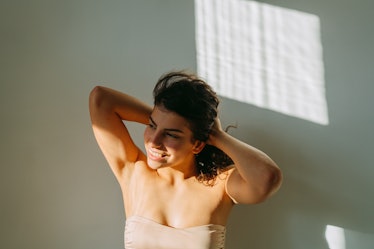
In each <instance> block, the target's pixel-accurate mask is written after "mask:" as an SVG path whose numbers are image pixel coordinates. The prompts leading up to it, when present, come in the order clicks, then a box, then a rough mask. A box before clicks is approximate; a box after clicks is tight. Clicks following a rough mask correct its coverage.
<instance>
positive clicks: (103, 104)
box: [90, 87, 282, 228]
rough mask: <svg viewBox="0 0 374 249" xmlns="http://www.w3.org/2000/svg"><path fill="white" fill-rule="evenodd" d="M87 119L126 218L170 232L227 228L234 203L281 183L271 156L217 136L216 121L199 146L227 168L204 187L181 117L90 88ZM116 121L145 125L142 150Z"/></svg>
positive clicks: (257, 198) (262, 195)
mask: <svg viewBox="0 0 374 249" xmlns="http://www.w3.org/2000/svg"><path fill="white" fill-rule="evenodd" d="M90 115H91V121H92V127H93V130H94V134H95V137H96V140H97V142H98V144H99V146H100V149H101V150H102V152H103V154H104V156H105V158H106V160H107V161H108V164H109V166H110V167H111V169H112V171H113V173H114V175H115V177H116V178H117V180H118V182H119V184H120V186H121V190H122V194H123V200H124V206H125V213H126V217H130V216H133V215H138V216H142V217H146V218H149V219H151V220H153V221H156V222H158V223H160V224H164V225H167V226H171V227H175V228H187V227H193V226H200V225H204V224H220V225H226V222H227V218H228V216H229V213H230V210H231V208H232V206H233V204H234V202H233V200H235V201H237V203H242V204H252V203H258V202H261V201H263V200H265V199H266V198H267V197H269V196H270V195H272V194H273V193H274V192H276V191H277V189H278V188H279V186H280V183H281V176H282V175H281V172H280V170H279V168H278V167H277V165H276V164H275V163H274V162H273V161H272V160H271V158H269V157H268V156H267V155H266V154H265V153H263V152H262V151H260V150H258V149H256V148H254V147H252V146H251V145H249V144H246V143H244V142H242V141H240V140H238V139H236V138H234V137H232V136H231V135H229V134H227V133H226V132H224V131H223V130H222V127H221V125H220V121H219V118H216V120H215V123H214V125H213V127H212V131H211V133H210V134H209V139H208V140H207V141H206V143H207V144H210V145H212V146H215V147H217V148H219V149H221V150H222V151H224V152H225V153H226V154H227V155H228V156H229V157H230V158H232V160H233V161H234V165H233V167H230V169H228V170H227V171H225V172H222V173H221V174H220V175H219V176H218V177H217V178H216V181H215V182H214V185H213V186H207V185H206V184H204V183H201V182H199V181H198V180H197V178H196V176H197V172H196V171H197V170H196V165H195V163H196V162H195V154H198V153H199V152H200V151H201V150H202V149H203V148H204V146H205V143H203V142H201V141H198V140H193V139H192V138H193V134H192V131H191V130H190V127H189V123H188V122H187V120H186V119H185V118H183V117H182V116H180V115H178V114H176V113H174V112H172V111H170V110H167V109H165V108H164V107H163V106H155V107H151V106H149V105H147V104H146V103H144V102H143V101H140V100H138V99H136V98H134V97H132V96H130V95H127V94H125V93H121V92H118V91H115V90H113V89H110V88H106V87H95V88H94V89H93V90H92V92H91V94H90ZM123 121H132V122H136V123H139V124H144V125H147V126H146V128H145V131H144V145H145V153H143V151H142V150H141V149H140V148H138V146H137V145H136V144H135V143H134V141H133V140H132V138H131V135H130V132H129V131H128V130H127V127H126V122H123Z"/></svg>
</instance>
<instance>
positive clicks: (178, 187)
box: [123, 172, 231, 227]
mask: <svg viewBox="0 0 374 249" xmlns="http://www.w3.org/2000/svg"><path fill="white" fill-rule="evenodd" d="M128 179H129V180H128V182H127V183H125V186H126V187H125V189H123V193H124V204H125V209H126V216H127V217H130V216H132V215H139V216H143V217H148V218H152V219H154V220H156V221H158V222H159V223H161V224H168V225H171V226H174V227H188V226H194V225H200V224H209V223H214V224H225V222H226V218H227V216H228V213H229V211H230V208H231V202H230V201H229V200H228V199H227V198H226V194H225V185H224V182H221V181H217V182H216V184H215V185H214V186H208V185H206V184H203V183H200V182H198V181H197V180H191V181H188V182H184V183H180V184H174V185H170V184H166V183H165V182H163V181H161V180H159V179H158V178H157V177H154V176H152V175H149V174H144V172H143V173H142V172H134V173H133V174H132V175H131V177H130V178H128Z"/></svg>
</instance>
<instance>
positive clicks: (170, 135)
mask: <svg viewBox="0 0 374 249" xmlns="http://www.w3.org/2000/svg"><path fill="white" fill-rule="evenodd" d="M166 135H167V136H169V137H172V138H179V136H178V135H175V134H173V133H169V132H167V133H166Z"/></svg>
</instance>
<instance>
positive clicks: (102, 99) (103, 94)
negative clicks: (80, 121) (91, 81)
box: [89, 86, 109, 113]
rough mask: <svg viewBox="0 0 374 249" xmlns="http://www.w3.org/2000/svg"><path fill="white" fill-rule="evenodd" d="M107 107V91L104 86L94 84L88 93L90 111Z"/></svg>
mask: <svg viewBox="0 0 374 249" xmlns="http://www.w3.org/2000/svg"><path fill="white" fill-rule="evenodd" d="M108 107H109V103H108V98H107V91H106V89H105V87H102V86H95V87H94V88H93V89H92V90H91V92H90V95H89V108H90V112H91V113H93V112H97V111H99V110H103V109H107V108H108Z"/></svg>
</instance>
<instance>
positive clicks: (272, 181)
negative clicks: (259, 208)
mask: <svg viewBox="0 0 374 249" xmlns="http://www.w3.org/2000/svg"><path fill="white" fill-rule="evenodd" d="M282 181H283V175H282V171H281V170H280V169H279V168H278V167H276V166H275V167H272V169H271V170H269V171H268V172H267V173H266V174H265V176H264V178H263V184H262V187H260V188H258V192H257V193H258V194H257V199H256V201H255V202H254V203H261V202H264V201H265V200H267V199H268V198H269V197H271V196H272V195H273V194H275V193H276V192H277V191H278V190H279V188H280V187H281V185H282Z"/></svg>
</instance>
